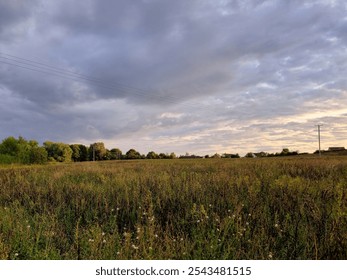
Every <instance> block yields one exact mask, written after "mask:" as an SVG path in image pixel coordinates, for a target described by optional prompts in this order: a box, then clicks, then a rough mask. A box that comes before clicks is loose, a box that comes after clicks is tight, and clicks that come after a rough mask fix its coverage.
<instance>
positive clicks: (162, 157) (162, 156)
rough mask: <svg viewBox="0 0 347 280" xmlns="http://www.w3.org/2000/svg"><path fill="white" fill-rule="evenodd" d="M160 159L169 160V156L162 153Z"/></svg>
mask: <svg viewBox="0 0 347 280" xmlns="http://www.w3.org/2000/svg"><path fill="white" fill-rule="evenodd" d="M159 158H160V159H167V158H169V155H167V154H164V153H160V154H159Z"/></svg>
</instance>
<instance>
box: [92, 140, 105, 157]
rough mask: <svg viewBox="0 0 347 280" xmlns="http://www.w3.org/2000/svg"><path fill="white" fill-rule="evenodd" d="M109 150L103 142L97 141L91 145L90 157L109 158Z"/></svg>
mask: <svg viewBox="0 0 347 280" xmlns="http://www.w3.org/2000/svg"><path fill="white" fill-rule="evenodd" d="M106 156H107V150H106V148H105V144H104V143H103V142H96V143H93V144H91V145H90V147H89V158H90V159H91V160H94V157H95V160H104V159H107V157H106Z"/></svg>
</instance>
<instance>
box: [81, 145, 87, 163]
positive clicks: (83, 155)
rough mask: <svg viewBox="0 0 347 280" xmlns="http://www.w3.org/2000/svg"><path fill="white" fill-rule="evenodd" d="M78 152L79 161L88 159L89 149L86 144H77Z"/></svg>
mask: <svg viewBox="0 0 347 280" xmlns="http://www.w3.org/2000/svg"><path fill="white" fill-rule="evenodd" d="M79 148H80V149H79V153H80V157H79V159H80V161H88V160H89V149H88V147H87V146H85V145H82V144H79Z"/></svg>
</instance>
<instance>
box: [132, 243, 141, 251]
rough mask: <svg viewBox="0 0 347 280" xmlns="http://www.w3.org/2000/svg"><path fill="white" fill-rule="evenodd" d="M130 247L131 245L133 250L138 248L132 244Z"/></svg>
mask: <svg viewBox="0 0 347 280" xmlns="http://www.w3.org/2000/svg"><path fill="white" fill-rule="evenodd" d="M131 247H132V248H133V249H134V250H138V249H139V247H138V246H135V245H134V244H133V245H131Z"/></svg>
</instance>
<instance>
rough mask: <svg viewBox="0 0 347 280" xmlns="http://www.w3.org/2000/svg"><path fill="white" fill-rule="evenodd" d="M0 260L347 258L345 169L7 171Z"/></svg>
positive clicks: (135, 164) (339, 164) (235, 163)
mask: <svg viewBox="0 0 347 280" xmlns="http://www.w3.org/2000/svg"><path fill="white" fill-rule="evenodd" d="M0 259H147V260H150V259H347V158H344V157H334V158H324V157H323V158H297V157H293V158H285V159H284V158H266V159H194V160H140V161H108V162H87V163H71V164H56V165H46V166H33V167H19V166H15V167H6V168H0Z"/></svg>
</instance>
